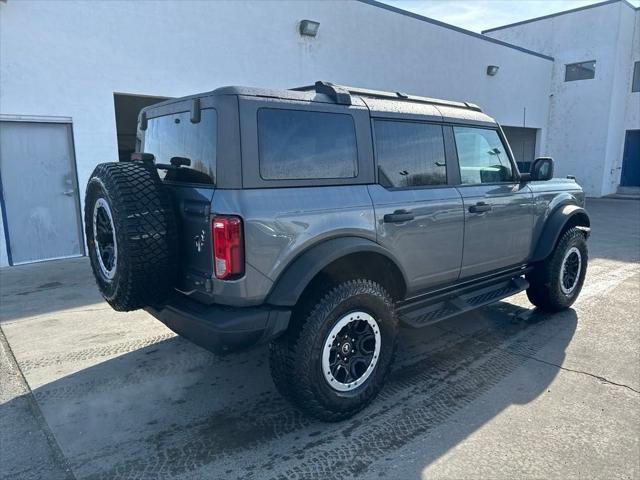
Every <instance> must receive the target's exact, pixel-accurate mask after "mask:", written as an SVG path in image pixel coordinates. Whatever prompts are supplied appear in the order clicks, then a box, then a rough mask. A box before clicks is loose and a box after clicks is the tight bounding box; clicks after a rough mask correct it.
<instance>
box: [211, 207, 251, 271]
mask: <svg viewBox="0 0 640 480" xmlns="http://www.w3.org/2000/svg"><path fill="white" fill-rule="evenodd" d="M211 240H212V242H213V265H214V269H215V274H216V278H219V279H220V280H231V279H233V278H237V277H240V276H242V275H243V274H244V241H243V239H242V220H241V219H240V218H239V217H227V216H224V217H223V216H216V217H213V221H212V222H211Z"/></svg>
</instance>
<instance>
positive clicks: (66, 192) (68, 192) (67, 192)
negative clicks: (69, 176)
mask: <svg viewBox="0 0 640 480" xmlns="http://www.w3.org/2000/svg"><path fill="white" fill-rule="evenodd" d="M74 193H76V191H75V190H67V191H65V192H62V194H63V195H66V196H67V197H70V196H72V195H73V194H74Z"/></svg>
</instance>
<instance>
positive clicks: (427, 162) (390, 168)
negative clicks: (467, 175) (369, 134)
mask: <svg viewBox="0 0 640 480" xmlns="http://www.w3.org/2000/svg"><path fill="white" fill-rule="evenodd" d="M374 128H375V138H376V141H375V143H376V158H377V160H378V177H379V178H378V181H379V182H380V184H381V185H382V186H384V187H396V188H406V187H422V186H429V185H444V184H446V183H447V172H446V167H445V156H444V138H443V135H442V127H441V126H440V125H430V124H426V123H416V122H398V121H387V120H376V121H375V123H374Z"/></svg>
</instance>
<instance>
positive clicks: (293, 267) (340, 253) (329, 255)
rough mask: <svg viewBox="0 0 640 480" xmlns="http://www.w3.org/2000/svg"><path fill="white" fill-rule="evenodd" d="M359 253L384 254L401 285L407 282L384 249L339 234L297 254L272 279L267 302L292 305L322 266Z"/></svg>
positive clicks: (362, 239) (368, 241)
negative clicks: (275, 277)
mask: <svg viewBox="0 0 640 480" xmlns="http://www.w3.org/2000/svg"><path fill="white" fill-rule="evenodd" d="M362 252H371V253H377V254H380V255H383V256H384V257H386V258H387V259H388V260H390V261H391V262H392V263H393V264H394V265H395V266H396V267H397V268H398V270H399V271H400V273H401V274H402V277H403V280H404V283H405V286H406V285H407V277H406V274H405V272H404V270H403V269H402V267H401V266H400V263H399V262H398V261H397V260H396V259H395V258H394V256H393V254H391V253H390V252H389V251H388V250H387V249H386V248H384V247H382V246H381V245H379V244H377V243H376V242H374V241H372V240H368V239H366V238H362V237H340V238H333V239H330V240H326V241H323V242H321V243H319V244H316V245H314V246H312V247H310V248H309V249H307V250H305V251H304V252H303V253H302V254H300V255H299V256H298V257H297V258H296V259H295V260H294V261H293V262H292V263H291V264H290V265H289V266H288V267H287V268H286V269H285V270H284V272H282V273H281V274H280V276H279V277H278V278H277V280H276V281H275V282H274V285H273V287H272V289H271V291H270V292H269V295H267V303H269V304H271V305H277V306H289V307H290V306H294V305H295V304H296V303H297V302H298V299H299V298H300V296H301V295H302V292H303V291H304V289H305V288H306V287H307V285H309V282H311V280H312V279H313V278H314V277H315V276H316V275H317V274H318V273H319V272H320V271H321V270H322V269H323V268H325V267H326V266H328V265H329V264H331V263H332V262H334V261H336V260H338V259H340V258H343V257H345V256H347V255H349V254H352V253H362Z"/></svg>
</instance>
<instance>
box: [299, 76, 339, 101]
mask: <svg viewBox="0 0 640 480" xmlns="http://www.w3.org/2000/svg"><path fill="white" fill-rule="evenodd" d="M291 90H299V91H309V90H315V91H316V93H322V94H324V95H326V96H328V97H329V98H331V99H333V101H334V102H336V103H339V104H340V105H351V94H350V93H349V90H347V89H346V88H345V87H343V86H341V85H334V84H333V83H331V82H322V81H320V80H318V81H317V82H316V83H315V84H314V85H307V86H304V87H297V88H292V89H291Z"/></svg>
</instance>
